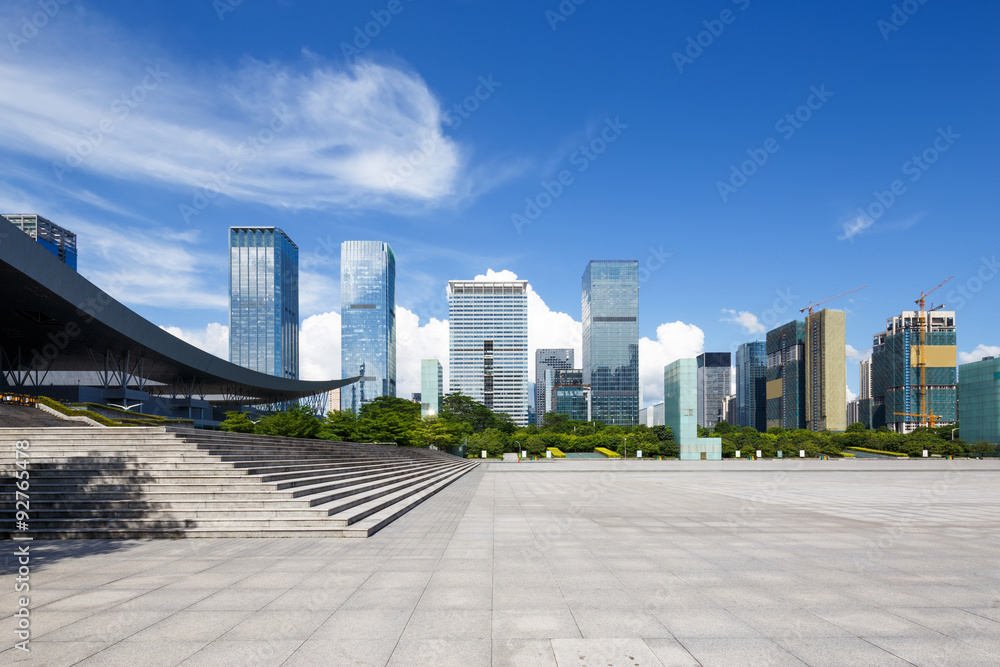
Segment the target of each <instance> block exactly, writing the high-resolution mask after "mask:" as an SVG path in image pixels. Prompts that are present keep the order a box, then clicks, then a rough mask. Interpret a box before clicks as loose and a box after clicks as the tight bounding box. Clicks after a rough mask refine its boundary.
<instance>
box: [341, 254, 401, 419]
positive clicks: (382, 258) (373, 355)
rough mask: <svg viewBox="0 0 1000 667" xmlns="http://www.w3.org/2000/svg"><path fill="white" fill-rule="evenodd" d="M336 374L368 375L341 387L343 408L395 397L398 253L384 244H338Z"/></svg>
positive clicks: (350, 408) (358, 407)
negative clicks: (394, 252) (338, 288)
mask: <svg viewBox="0 0 1000 667" xmlns="http://www.w3.org/2000/svg"><path fill="white" fill-rule="evenodd" d="M340 374H341V378H344V379H346V378H351V377H355V376H358V375H360V376H364V377H367V378H370V379H368V380H363V381H360V382H355V383H354V384H352V385H350V386H348V387H344V389H343V391H341V393H340V406H341V410H351V411H353V412H357V411H359V410H360V409H361V408H362V406H364V405H365V404H366V403H370V402H371V401H372V400H373V399H375V398H377V397H378V396H395V395H396V256H395V255H394V254H393V252H392V248H391V247H389V244H388V243H383V242H381V241H344V243H343V244H341V246H340Z"/></svg>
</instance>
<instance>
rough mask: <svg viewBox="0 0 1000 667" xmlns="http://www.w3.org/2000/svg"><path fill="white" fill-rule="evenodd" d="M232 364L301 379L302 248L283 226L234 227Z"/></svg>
mask: <svg viewBox="0 0 1000 667" xmlns="http://www.w3.org/2000/svg"><path fill="white" fill-rule="evenodd" d="M229 361H231V362H232V363H234V364H239V365H240V366H243V367H244V368H249V369H252V370H255V371H259V372H261V373H267V374H269V375H276V376H278V377H285V378H291V379H297V378H298V376H299V248H298V246H296V245H295V244H294V243H293V242H292V240H291V239H290V238H288V235H287V234H285V232H283V231H281V230H280V229H278V228H277V227H230V229H229Z"/></svg>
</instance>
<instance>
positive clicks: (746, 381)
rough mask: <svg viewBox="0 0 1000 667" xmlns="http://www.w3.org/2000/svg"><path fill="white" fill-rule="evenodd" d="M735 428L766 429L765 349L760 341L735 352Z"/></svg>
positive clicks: (744, 344) (747, 344)
mask: <svg viewBox="0 0 1000 667" xmlns="http://www.w3.org/2000/svg"><path fill="white" fill-rule="evenodd" d="M735 425H736V426H749V427H751V428H755V429H757V430H758V431H761V432H764V431H766V430H767V348H766V346H765V343H764V341H762V340H755V341H754V342H752V343H743V344H742V345H740V346H739V347H738V348H737V349H736V424H735Z"/></svg>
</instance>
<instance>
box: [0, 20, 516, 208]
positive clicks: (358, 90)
mask: <svg viewBox="0 0 1000 667" xmlns="http://www.w3.org/2000/svg"><path fill="white" fill-rule="evenodd" d="M3 13H4V12H0V18H2V14H3ZM15 18H16V17H15ZM49 33H50V36H51V38H52V39H51V40H48V41H47V43H46V47H47V48H46V49H45V50H44V51H42V50H40V51H39V52H38V53H32V54H30V55H31V57H27V54H23V57H18V58H13V59H8V60H6V61H4V62H0V80H2V81H3V82H4V95H3V96H2V98H0V115H2V116H3V118H4V122H3V123H2V124H0V146H2V147H3V148H4V149H6V150H8V151H13V152H16V153H19V154H22V155H29V156H31V157H35V158H41V159H44V160H46V161H48V162H50V163H51V165H52V174H51V176H52V182H53V183H56V182H58V180H59V178H60V177H61V178H63V179H64V180H68V181H71V180H72V179H73V178H75V176H76V174H77V173H78V172H89V173H93V174H98V175H101V176H106V177H113V178H117V179H123V180H128V181H133V182H140V183H152V184H157V185H162V186H166V187H170V188H173V189H177V190H180V191H181V192H182V193H185V192H186V193H188V194H187V197H185V196H184V195H183V194H182V195H181V196H180V197H179V200H180V201H184V200H185V199H190V198H191V197H192V196H193V195H194V193H196V192H197V191H198V190H199V189H202V188H209V190H211V188H212V187H213V184H215V183H217V182H218V181H219V179H220V175H225V177H224V178H223V180H225V181H227V182H226V183H225V185H224V186H223V187H221V188H219V189H221V190H222V193H223V195H224V196H226V197H231V198H234V199H238V200H243V201H251V202H257V203H264V204H268V205H272V206H280V207H287V208H292V209H303V208H325V207H329V206H338V207H347V208H353V207H371V208H381V209H397V208H399V207H402V206H409V207H411V208H412V206H413V205H417V206H418V207H420V206H424V207H427V206H437V205H443V204H448V203H453V202H455V201H456V200H460V199H461V198H463V197H469V196H472V195H473V194H475V193H477V192H480V191H481V190H482V188H483V187H484V184H493V183H495V182H496V180H497V179H499V180H503V179H504V178H506V177H508V174H506V170H507V169H508V168H506V167H498V168H497V169H496V170H494V169H491V168H486V167H483V166H482V165H473V164H470V159H469V153H470V151H468V150H466V149H463V148H462V147H461V146H460V145H459V144H458V143H457V142H456V141H455V140H454V139H452V138H451V137H449V136H446V134H445V131H446V129H447V123H446V121H445V113H444V110H443V109H442V106H441V103H440V102H439V100H438V99H437V98H436V97H435V95H434V94H433V93H432V92H431V91H430V89H429V87H428V85H427V83H426V82H425V81H424V80H423V79H422V78H421V77H420V75H419V74H417V73H415V72H413V71H411V70H408V69H406V68H405V66H402V65H398V64H393V65H387V64H379V63H376V62H371V61H364V60H358V61H356V62H354V63H352V64H348V65H338V64H334V63H329V62H324V61H322V60H321V59H320V58H318V57H316V56H315V55H314V54H305V55H304V56H303V58H302V59H301V61H300V62H295V63H279V62H262V61H259V60H253V59H246V60H245V61H244V62H242V63H241V64H240V65H239V66H238V67H236V68H225V67H217V68H215V69H207V70H206V69H199V70H194V69H192V68H189V67H188V66H187V65H186V64H185V63H184V62H183V61H182V60H180V59H178V58H175V57H172V56H171V55H169V54H163V53H160V52H158V51H157V50H156V48H155V46H150V45H144V44H137V43H130V41H129V40H130V38H129V37H128V36H127V35H125V34H123V31H121V30H119V29H118V28H116V27H115V26H113V25H108V24H100V23H98V22H96V21H93V20H88V21H86V22H85V21H83V19H81V18H79V17H75V16H70V15H69V14H66V15H61V16H60V22H58V23H54V24H53V25H52V26H50V28H49ZM60 36H62V37H65V39H59V37H60ZM83 82H85V83H83ZM276 119H278V120H277V125H278V127H279V129H278V130H275V127H276ZM422 142H423V143H426V142H431V143H433V145H434V146H435V150H434V151H433V152H432V153H430V154H428V155H424V156H422V158H421V161H420V164H419V167H418V168H416V169H414V170H413V172H412V174H411V175H409V176H408V177H407V178H405V179H399V178H395V179H392V178H387V174H389V173H392V172H394V171H395V170H396V168H397V167H398V166H399V164H401V163H403V162H404V161H405V160H407V159H408V158H409V156H410V155H411V154H413V153H414V151H416V150H418V148H419V146H421V144H422ZM486 187H489V185H486ZM91 203H94V204H95V205H100V202H99V201H98V200H96V199H93V198H92V201H91Z"/></svg>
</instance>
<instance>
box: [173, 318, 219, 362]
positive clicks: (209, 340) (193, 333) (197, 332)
mask: <svg viewBox="0 0 1000 667" xmlns="http://www.w3.org/2000/svg"><path fill="white" fill-rule="evenodd" d="M160 328H161V329H163V330H164V331H166V332H168V333H171V334H173V335H175V336H177V337H178V338H180V339H181V340H183V341H184V342H186V343H190V344H191V345H194V346H195V347H197V348H198V349H200V350H204V351H205V352H208V353H209V354H214V355H215V356H217V357H219V358H220V359H227V360H228V359H229V327H228V326H226V325H225V324H220V323H218V322H211V323H209V324H208V325H206V326H205V328H204V329H186V330H185V329H181V328H180V327H164V326H161V327H160Z"/></svg>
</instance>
